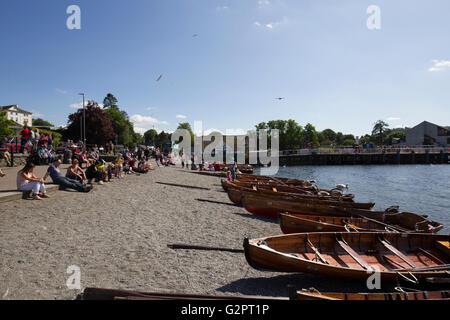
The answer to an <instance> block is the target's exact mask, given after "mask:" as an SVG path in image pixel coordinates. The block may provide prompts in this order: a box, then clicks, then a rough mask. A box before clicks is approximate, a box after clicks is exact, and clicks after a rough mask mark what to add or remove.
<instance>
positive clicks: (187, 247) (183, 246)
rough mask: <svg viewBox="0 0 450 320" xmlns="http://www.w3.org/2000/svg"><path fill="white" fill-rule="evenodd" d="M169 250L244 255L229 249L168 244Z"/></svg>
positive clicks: (239, 251)
mask: <svg viewBox="0 0 450 320" xmlns="http://www.w3.org/2000/svg"><path fill="white" fill-rule="evenodd" d="M167 246H168V247H169V248H171V249H185V250H204V251H225V252H234V253H244V250H243V249H230V248H220V247H207V246H196V245H190V244H182V243H175V244H168V245H167Z"/></svg>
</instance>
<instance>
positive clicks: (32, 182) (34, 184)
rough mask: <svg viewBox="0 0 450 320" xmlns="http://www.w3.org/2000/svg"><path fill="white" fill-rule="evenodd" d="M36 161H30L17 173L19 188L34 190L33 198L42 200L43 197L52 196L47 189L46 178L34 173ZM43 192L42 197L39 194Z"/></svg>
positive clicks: (21, 189) (20, 189)
mask: <svg viewBox="0 0 450 320" xmlns="http://www.w3.org/2000/svg"><path fill="white" fill-rule="evenodd" d="M34 167H35V165H34V163H32V162H28V163H27V164H26V165H25V167H24V168H23V169H22V170H20V171H19V172H18V173H17V190H19V191H31V190H33V199H35V200H42V198H50V196H48V195H47V193H46V191H45V184H44V179H42V178H38V177H36V176H35V175H34V173H33V170H34ZM39 192H41V194H42V195H41V196H42V198H41V197H40V196H39Z"/></svg>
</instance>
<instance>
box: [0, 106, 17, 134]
mask: <svg viewBox="0 0 450 320" xmlns="http://www.w3.org/2000/svg"><path fill="white" fill-rule="evenodd" d="M12 124H14V122H13V121H11V120H8V119H7V118H6V112H0V136H12V135H13V134H14V131H13V130H11V129H10V128H9V126H10V125H12Z"/></svg>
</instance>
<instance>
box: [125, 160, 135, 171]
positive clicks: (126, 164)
mask: <svg viewBox="0 0 450 320" xmlns="http://www.w3.org/2000/svg"><path fill="white" fill-rule="evenodd" d="M130 161H131V160H125V161H124V163H123V172H124V173H125V174H133V173H134V171H133V169H132V167H131V166H130Z"/></svg>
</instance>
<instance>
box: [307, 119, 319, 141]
mask: <svg viewBox="0 0 450 320" xmlns="http://www.w3.org/2000/svg"><path fill="white" fill-rule="evenodd" d="M303 141H304V143H307V144H311V145H318V144H319V137H318V135H317V131H316V128H315V127H314V126H313V125H312V124H310V123H308V124H307V125H306V126H305V130H304V132H303Z"/></svg>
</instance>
